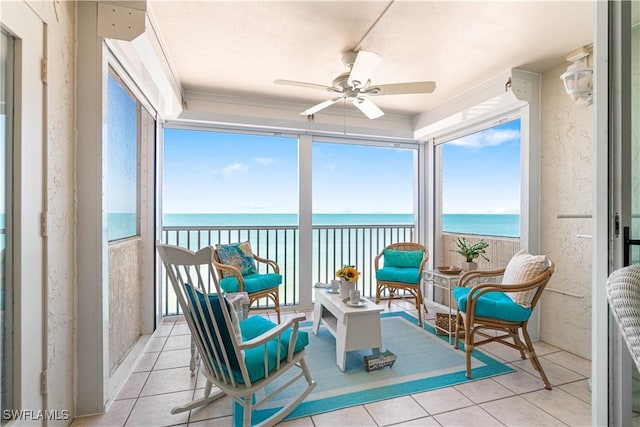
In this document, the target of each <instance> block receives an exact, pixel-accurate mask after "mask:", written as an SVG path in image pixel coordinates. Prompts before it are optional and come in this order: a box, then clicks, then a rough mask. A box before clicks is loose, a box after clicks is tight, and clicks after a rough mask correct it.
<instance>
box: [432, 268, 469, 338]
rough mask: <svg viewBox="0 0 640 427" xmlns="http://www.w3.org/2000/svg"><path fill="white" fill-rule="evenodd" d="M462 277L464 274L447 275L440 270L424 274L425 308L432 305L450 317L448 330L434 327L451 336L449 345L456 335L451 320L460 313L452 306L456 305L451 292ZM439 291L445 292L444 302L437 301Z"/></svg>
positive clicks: (435, 325)
mask: <svg viewBox="0 0 640 427" xmlns="http://www.w3.org/2000/svg"><path fill="white" fill-rule="evenodd" d="M461 275H462V273H459V274H445V273H441V272H439V271H438V270H426V271H425V272H424V276H423V280H422V283H423V292H422V296H423V298H426V301H425V306H426V305H430V306H433V307H436V308H439V309H440V310H442V311H444V312H445V313H446V314H447V315H448V318H447V321H448V323H447V325H448V326H449V329H448V330H447V329H445V328H442V327H441V326H439V325H437V324H436V323H435V322H434V324H433V326H434V327H435V328H436V331H442V332H443V333H444V334H445V335H448V336H449V343H451V338H452V336H453V334H454V333H455V331H454V330H453V328H451V318H452V317H453V316H455V315H456V314H457V312H458V310H457V308H454V307H452V305H454V304H455V303H453V302H452V300H453V295H452V293H451V290H452V289H453V288H455V287H457V286H458V281H459V280H460V276H461ZM437 289H441V290H442V291H443V292H442V294H443V295H442V297H443V301H442V302H437V301H436V300H435V297H436V295H435V294H436V290H437Z"/></svg>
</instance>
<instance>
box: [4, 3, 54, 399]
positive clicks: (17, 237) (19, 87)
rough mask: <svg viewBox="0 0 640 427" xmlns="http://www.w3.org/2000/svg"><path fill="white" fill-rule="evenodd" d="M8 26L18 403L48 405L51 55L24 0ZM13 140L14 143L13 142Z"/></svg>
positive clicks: (9, 15)
mask: <svg viewBox="0 0 640 427" xmlns="http://www.w3.org/2000/svg"><path fill="white" fill-rule="evenodd" d="M1 23H2V27H3V28H4V29H5V30H6V31H7V32H8V33H9V34H11V35H12V36H13V37H15V52H14V53H15V56H14V67H15V68H14V69H15V73H14V128H13V130H14V133H13V136H14V139H13V180H14V182H13V193H14V194H13V242H11V243H9V244H13V266H8V267H9V268H11V267H13V286H14V334H15V335H14V346H15V352H14V373H15V374H14V390H15V393H14V396H15V397H14V406H15V408H17V409H20V408H22V409H36V408H38V409H40V408H42V409H45V408H46V399H45V396H44V395H43V394H42V390H41V375H43V374H44V372H45V367H46V359H47V355H46V345H47V336H46V330H47V326H46V322H47V316H46V294H47V288H46V276H45V268H44V265H45V263H44V259H45V256H44V254H45V239H44V238H43V231H42V228H41V223H42V219H43V218H46V217H44V207H45V202H44V201H45V198H46V195H45V185H44V167H43V166H41V165H44V164H45V160H46V159H45V158H44V153H45V152H46V151H45V144H46V138H45V129H44V123H45V114H46V109H45V103H44V94H45V84H44V82H43V79H42V61H43V60H44V59H45V57H46V56H45V55H46V53H45V49H44V39H45V37H44V34H45V33H44V31H45V25H44V22H42V19H41V18H40V17H39V16H38V15H37V14H36V13H35V12H34V11H33V10H32V9H31V8H30V7H29V6H28V5H27V4H26V3H24V2H3V4H2V15H1ZM8 143H10V142H9V141H8Z"/></svg>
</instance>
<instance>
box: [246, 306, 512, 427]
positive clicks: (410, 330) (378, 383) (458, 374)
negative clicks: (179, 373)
mask: <svg viewBox="0 0 640 427" xmlns="http://www.w3.org/2000/svg"><path fill="white" fill-rule="evenodd" d="M381 317H382V324H381V325H382V349H381V350H382V351H384V350H386V349H388V350H389V351H391V352H392V353H394V354H395V355H396V356H398V358H397V360H396V361H395V364H394V365H393V367H392V368H389V367H386V368H383V369H379V370H375V371H370V372H367V371H366V369H365V367H364V356H366V355H370V354H371V349H364V350H361V351H352V352H349V353H348V354H347V363H346V369H345V372H342V371H340V369H339V368H338V366H337V365H336V343H335V339H334V337H333V336H332V335H331V334H330V333H329V332H328V331H327V330H326V329H325V328H324V327H323V326H321V327H320V330H319V332H318V335H313V333H312V332H311V328H312V323H311V322H304V323H302V324H301V329H302V330H304V331H307V332H308V333H309V345H308V346H307V348H306V356H305V359H306V361H307V364H308V365H309V369H310V370H311V376H312V377H313V379H314V381H316V383H317V384H318V385H317V386H316V388H315V389H314V390H313V391H312V392H311V394H310V395H309V396H307V398H306V399H305V401H303V402H302V403H301V404H300V405H299V406H298V407H297V408H296V409H294V410H293V412H292V413H291V414H289V416H288V417H287V418H285V420H290V419H294V418H300V417H307V416H310V415H314V414H319V413H322V412H328V411H335V410H336V409H341V408H346V407H349V406H355V405H362V404H365V403H371V402H375V401H378V400H384V399H390V398H394V397H398V396H405V395H408V394H414V393H419V392H424V391H428V390H433V389H436V388H441V387H448V386H452V385H456V384H462V383H465V382H468V381H473V380H479V379H483V378H488V377H492V376H496V375H501V374H505V373H508V372H513V369H512V368H510V367H508V366H506V365H504V364H502V363H500V362H498V361H497V360H495V359H493V358H491V357H489V356H487V355H485V354H484V353H481V352H480V351H477V350H476V351H474V352H473V358H472V377H473V379H472V380H469V379H467V378H466V377H465V372H466V367H465V355H464V350H462V349H461V350H455V349H454V348H453V345H451V344H449V343H448V336H439V335H436V334H435V330H434V328H433V327H431V326H428V325H427V326H425V328H420V327H419V326H418V325H417V321H416V319H415V318H414V317H412V316H410V315H408V314H406V313H404V312H394V313H383V314H382V316H381ZM461 348H464V347H463V346H462V345H461ZM292 371H294V372H295V371H297V370H296V369H292ZM292 373H293V372H292ZM287 374H289V373H287ZM285 376H286V375H283V377H285ZM296 386H297V384H294V385H292V386H291V388H290V389H288V390H285V391H284V392H282V393H281V395H280V396H278V398H279V399H281V400H282V401H283V400H286V399H287V398H288V397H290V396H291V395H295V394H297V392H298V391H299V390H300V389H299V388H297V387H296ZM273 387H274V389H275V387H277V386H276V385H274V386H273ZM267 392H268V391H267ZM269 404H270V407H263V408H261V409H260V410H258V411H255V412H254V415H253V422H254V423H256V422H259V421H260V420H262V419H265V418H266V417H268V416H269V415H270V414H272V413H273V412H275V411H276V410H277V408H278V407H281V406H282V404H281V403H280V402H279V401H278V400H276V401H272V402H270V403H269ZM234 424H235V425H237V426H240V425H242V408H241V407H240V405H238V404H237V403H236V404H235V405H234Z"/></svg>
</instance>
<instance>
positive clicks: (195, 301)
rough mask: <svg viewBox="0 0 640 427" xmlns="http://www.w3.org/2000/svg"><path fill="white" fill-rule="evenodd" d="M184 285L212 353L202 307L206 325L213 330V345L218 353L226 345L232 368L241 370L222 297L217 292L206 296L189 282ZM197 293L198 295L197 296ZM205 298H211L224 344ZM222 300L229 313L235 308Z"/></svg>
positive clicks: (214, 315)
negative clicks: (217, 335) (226, 320)
mask: <svg viewBox="0 0 640 427" xmlns="http://www.w3.org/2000/svg"><path fill="white" fill-rule="evenodd" d="M184 287H185V290H186V293H187V295H188V296H189V300H191V304H192V305H193V307H194V309H195V310H196V322H198V324H199V326H200V328H201V329H202V332H203V333H204V335H205V336H204V339H203V341H204V343H205V345H206V346H207V347H208V349H209V351H210V352H211V354H213V347H212V346H211V344H212V343H211V342H210V340H209V337H208V336H207V333H206V329H205V326H204V322H203V321H202V317H201V314H200V309H202V315H203V316H204V321H205V322H206V325H207V327H208V328H209V331H211V339H212V340H213V345H214V346H215V348H216V351H217V352H218V354H222V353H223V347H224V352H225V353H226V354H227V357H228V358H229V364H230V365H231V368H232V369H234V370H239V369H240V364H239V363H238V358H237V357H236V352H235V351H234V350H233V342H232V341H231V335H229V329H228V328H227V326H226V325H227V324H226V322H225V320H224V315H223V314H222V306H221V305H220V298H219V297H218V295H217V294H208V295H206V296H205V295H204V294H203V293H202V292H201V291H200V290H199V289H195V290H194V289H193V287H192V286H191V285H190V284H188V283H185V284H184ZM196 295H197V298H196ZM205 298H209V304H211V310H212V311H213V317H214V319H215V322H216V324H217V325H218V329H219V331H220V338H221V341H222V345H220V342H219V341H218V338H217V337H216V334H215V329H214V327H213V322H212V319H211V317H210V316H209V310H208V309H207V303H206V301H205ZM222 300H224V302H225V304H226V306H227V310H228V311H229V313H231V310H233V308H232V307H231V304H229V302H228V301H227V300H226V299H224V298H222Z"/></svg>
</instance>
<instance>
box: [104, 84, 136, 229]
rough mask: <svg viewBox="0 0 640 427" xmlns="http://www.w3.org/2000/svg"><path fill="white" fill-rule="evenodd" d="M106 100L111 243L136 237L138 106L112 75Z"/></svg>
mask: <svg viewBox="0 0 640 427" xmlns="http://www.w3.org/2000/svg"><path fill="white" fill-rule="evenodd" d="M107 98H108V99H107V104H108V105H107V164H108V167H107V212H108V217H107V230H108V238H109V241H112V240H118V239H123V238H127V237H131V236H136V235H138V234H139V209H138V151H139V150H138V108H139V106H138V103H137V101H136V99H135V98H134V97H133V96H132V95H131V94H130V93H129V91H128V90H127V89H126V87H125V86H124V85H123V83H122V82H121V81H120V80H119V79H118V78H117V77H116V76H115V75H114V74H112V73H109V77H108V95H107Z"/></svg>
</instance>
